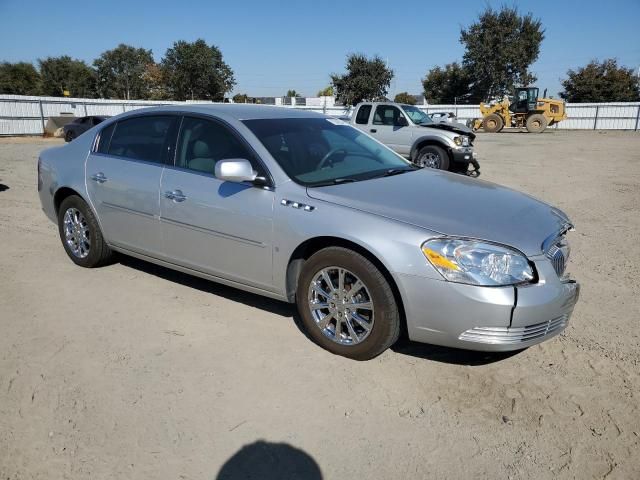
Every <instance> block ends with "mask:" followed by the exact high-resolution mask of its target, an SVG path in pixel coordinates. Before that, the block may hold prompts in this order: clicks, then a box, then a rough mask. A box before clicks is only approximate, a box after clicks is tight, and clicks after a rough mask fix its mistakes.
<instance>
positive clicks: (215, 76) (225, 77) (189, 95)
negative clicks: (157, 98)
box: [162, 39, 236, 102]
mask: <svg viewBox="0 0 640 480" xmlns="http://www.w3.org/2000/svg"><path fill="white" fill-rule="evenodd" d="M162 68H163V69H164V71H165V75H166V78H167V86H168V88H169V91H170V92H171V94H172V97H173V98H174V99H175V100H186V99H191V100H194V99H200V100H213V101H218V102H219V101H222V100H224V95H225V94H226V93H227V92H230V91H231V90H233V86H234V85H235V84H236V82H235V79H234V77H233V71H232V70H231V68H230V67H229V65H227V64H226V63H225V62H224V60H223V59H222V52H221V51H220V49H219V48H218V47H216V46H215V45H211V46H209V45H207V43H206V42H205V41H204V40H202V39H198V40H196V41H195V42H193V43H188V42H185V41H184V40H180V41H178V42H175V43H174V44H173V47H171V48H169V49H168V50H167V53H166V54H165V56H164V58H163V59H162Z"/></svg>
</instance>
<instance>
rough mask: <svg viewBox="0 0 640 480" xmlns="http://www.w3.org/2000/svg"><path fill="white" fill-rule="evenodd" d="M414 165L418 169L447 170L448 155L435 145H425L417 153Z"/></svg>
mask: <svg viewBox="0 0 640 480" xmlns="http://www.w3.org/2000/svg"><path fill="white" fill-rule="evenodd" d="M415 164H416V165H418V166H419V167H428V168H436V169H438V170H449V155H447V152H446V151H445V150H444V149H443V148H440V147H438V146H436V145H427V146H426V147H422V148H421V149H420V150H419V151H418V155H416V159H415Z"/></svg>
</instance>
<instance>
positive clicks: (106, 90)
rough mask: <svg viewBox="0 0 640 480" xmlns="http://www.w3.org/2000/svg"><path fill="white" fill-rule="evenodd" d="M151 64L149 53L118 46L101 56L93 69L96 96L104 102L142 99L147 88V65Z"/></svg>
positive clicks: (121, 45)
mask: <svg viewBox="0 0 640 480" xmlns="http://www.w3.org/2000/svg"><path fill="white" fill-rule="evenodd" d="M152 63H154V61H153V55H152V53H151V50H145V49H144V48H135V47H132V46H130V45H125V44H123V43H121V44H120V45H118V46H117V47H116V48H114V49H113V50H107V51H106V52H103V53H102V54H101V55H100V57H99V58H97V59H96V60H95V61H94V62H93V65H94V66H95V68H96V72H97V76H98V92H99V93H100V95H101V96H102V97H105V98H114V97H115V98H122V99H126V100H131V99H145V98H148V97H149V91H148V90H149V87H148V85H147V84H146V82H145V80H144V74H145V71H146V69H147V65H149V64H152Z"/></svg>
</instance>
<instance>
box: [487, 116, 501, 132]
mask: <svg viewBox="0 0 640 480" xmlns="http://www.w3.org/2000/svg"><path fill="white" fill-rule="evenodd" d="M503 127H504V120H502V117H501V116H500V115H498V114H497V113H491V114H489V115H487V116H486V117H484V120H482V129H483V130H484V131H485V132H487V133H497V132H499V131H500V130H502V128H503Z"/></svg>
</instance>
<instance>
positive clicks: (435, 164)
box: [418, 152, 441, 168]
mask: <svg viewBox="0 0 640 480" xmlns="http://www.w3.org/2000/svg"><path fill="white" fill-rule="evenodd" d="M440 162H441V160H440V155H438V154H437V153H433V152H427V153H424V154H422V155H420V158H418V165H419V166H421V167H428V168H440Z"/></svg>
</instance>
